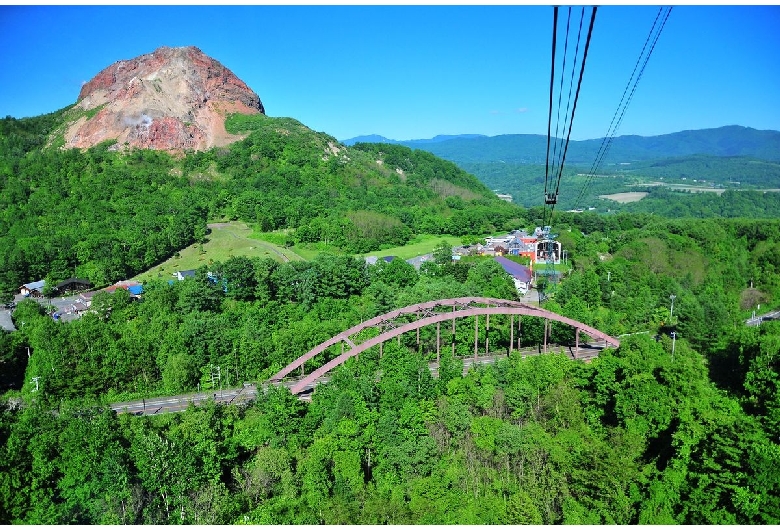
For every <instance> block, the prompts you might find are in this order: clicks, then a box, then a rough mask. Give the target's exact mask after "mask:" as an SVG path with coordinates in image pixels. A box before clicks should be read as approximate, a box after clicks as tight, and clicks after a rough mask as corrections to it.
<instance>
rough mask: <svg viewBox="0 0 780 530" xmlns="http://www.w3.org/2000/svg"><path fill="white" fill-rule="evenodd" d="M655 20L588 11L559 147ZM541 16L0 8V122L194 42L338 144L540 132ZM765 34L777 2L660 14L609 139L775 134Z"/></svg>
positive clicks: (544, 9)
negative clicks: (663, 20)
mask: <svg viewBox="0 0 780 530" xmlns="http://www.w3.org/2000/svg"><path fill="white" fill-rule="evenodd" d="M578 9H579V8H576V10H578ZM586 11H587V10H586ZM657 12H658V7H657V6H655V7H654V6H610V5H607V6H602V7H600V8H599V10H598V14H597V17H596V23H595V27H594V33H593V38H592V42H591V47H590V51H589V55H588V59H587V64H586V70H585V76H584V79H583V85H582V92H581V94H580V99H579V102H578V106H577V114H576V116H575V120H574V126H573V129H572V136H571V137H572V139H574V140H583V139H588V138H600V137H603V136H604V135H605V134H607V132H608V128H609V124H610V121H611V119H612V116H613V114H614V113H615V109H616V108H617V106H618V103H619V101H620V98H621V95H622V94H623V90H624V88H625V86H626V83H627V82H628V80H629V77H630V75H631V72H632V70H633V68H634V65H635V63H636V61H637V58H638V57H639V54H640V51H641V49H642V46H643V44H644V42H645V39H646V38H647V36H648V33H649V31H650V28H651V26H652V23H653V20H654V18H655V16H656V13H657ZM562 13H563V12H562ZM552 15H553V9H552V7H549V6H527V5H522V6H507V5H499V6H487V7H479V6H427V7H423V6H400V5H399V6H349V5H345V6H262V5H258V6H246V5H244V6H166V7H163V6H120V7H109V6H31V7H24V6H0V50H2V52H0V116H6V115H10V116H14V117H17V118H20V117H26V116H36V115H39V114H44V113H48V112H52V111H55V110H58V109H60V108H62V107H64V106H66V105H69V104H71V103H74V102H75V101H76V98H77V96H78V93H79V90H80V88H81V84H82V83H83V82H85V81H88V80H89V79H91V78H92V77H94V76H95V75H96V74H97V73H98V72H99V71H100V70H102V69H103V68H105V67H107V66H109V65H110V64H112V63H114V62H116V61H118V60H122V59H131V58H133V57H136V56H138V55H141V54H144V53H150V52H152V51H154V50H155V49H156V48H158V47H159V46H188V45H194V46H197V47H199V48H200V49H201V50H203V51H204V52H205V53H206V54H207V55H209V56H211V57H213V58H215V59H217V60H218V61H220V62H221V63H222V64H224V65H225V66H226V67H228V68H229V69H230V70H232V71H233V72H234V73H235V74H236V75H237V76H238V77H239V78H241V79H242V80H243V81H245V82H246V83H247V84H248V85H249V87H250V88H252V90H254V91H255V92H256V93H257V94H258V95H259V96H260V98H261V100H262V102H263V105H264V106H265V109H266V113H267V114H268V115H269V116H289V117H292V118H295V119H297V120H300V121H301V122H303V123H304V124H305V125H307V126H309V127H311V128H312V129H314V130H317V131H323V132H326V133H328V134H331V135H332V136H335V137H336V138H338V139H340V140H344V139H347V138H351V137H354V136H358V135H364V134H380V135H382V136H385V137H387V138H392V139H397V140H408V139H416V138H431V137H433V136H435V135H437V134H467V133H471V134H485V135H488V136H495V135H499V134H546V133H547V113H548V105H549V84H550V47H551V38H552ZM778 28H780V7H778V6H746V7H740V6H675V7H674V9H673V11H672V14H671V16H670V18H669V20H668V22H667V24H666V27H665V28H664V31H663V33H662V35H661V37H660V40H659V41H658V45H657V46H656V48H655V50H654V52H653V55H652V57H651V58H650V61H649V63H648V65H647V68H646V70H645V72H644V75H643V77H642V79H641V80H640V82H639V85H638V87H637V91H636V93H635V95H634V97H633V100H632V102H631V105H630V106H629V107H628V109H627V111H626V114H625V117H624V119H623V122H622V125H621V127H620V129H619V130H618V135H624V134H638V135H643V136H651V135H657V134H666V133H671V132H677V131H681V130H687V129H703V128H710V127H720V126H723V125H743V126H747V127H753V128H756V129H773V130H780V102H779V99H780V98H779V97H778V96H780V60H779V59H778V56H779V55H780V31H778Z"/></svg>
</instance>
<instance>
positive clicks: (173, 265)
mask: <svg viewBox="0 0 780 530" xmlns="http://www.w3.org/2000/svg"><path fill="white" fill-rule="evenodd" d="M208 226H209V229H210V230H211V232H210V233H209V234H208V235H207V236H206V239H207V241H206V243H203V245H200V244H199V243H195V244H194V245H190V246H189V247H187V248H185V249H184V250H182V251H181V252H179V254H178V255H179V257H173V258H170V259H168V260H167V261H165V262H163V263H161V264H160V265H157V266H155V267H152V268H151V269H149V270H148V271H146V272H142V273H141V274H139V275H138V276H136V277H134V278H133V280H137V281H140V282H143V281H149V280H151V279H153V278H165V279H169V278H171V275H172V274H174V273H175V272H176V271H180V270H190V269H197V268H198V267H200V266H202V265H207V264H209V263H212V262H216V261H220V262H224V261H226V260H227V259H228V258H230V257H231V256H247V257H249V258H254V257H258V258H273V259H275V260H277V261H291V260H301V259H303V258H302V257H301V256H299V255H298V254H296V253H295V252H292V251H291V250H290V249H287V248H283V247H280V246H278V245H274V244H272V243H268V242H266V241H260V240H258V239H253V238H252V237H251V235H252V229H251V228H249V227H248V226H247V225H246V223H241V222H235V221H234V222H229V223H210V224H209V225H208Z"/></svg>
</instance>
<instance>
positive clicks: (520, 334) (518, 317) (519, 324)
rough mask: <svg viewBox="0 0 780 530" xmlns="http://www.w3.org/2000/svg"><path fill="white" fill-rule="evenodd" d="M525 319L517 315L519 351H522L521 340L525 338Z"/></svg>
mask: <svg viewBox="0 0 780 530" xmlns="http://www.w3.org/2000/svg"><path fill="white" fill-rule="evenodd" d="M522 325H523V317H521V316H520V315H517V350H518V351H520V344H521V343H520V338H521V337H522V336H523V329H522V327H521V326H522Z"/></svg>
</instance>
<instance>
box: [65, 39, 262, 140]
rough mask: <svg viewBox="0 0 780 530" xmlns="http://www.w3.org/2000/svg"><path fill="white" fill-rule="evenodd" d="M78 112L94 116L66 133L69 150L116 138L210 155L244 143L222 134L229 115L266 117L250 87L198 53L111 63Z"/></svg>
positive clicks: (87, 89)
mask: <svg viewBox="0 0 780 530" xmlns="http://www.w3.org/2000/svg"><path fill="white" fill-rule="evenodd" d="M76 109H81V110H83V111H93V112H86V113H84V115H82V116H81V117H80V118H79V119H78V120H76V121H75V122H73V123H72V124H71V125H70V126H69V127H68V130H67V131H66V133H65V147H66V148H67V147H77V148H84V147H90V146H93V145H95V144H98V143H100V142H103V141H105V140H108V139H116V140H117V142H118V144H119V145H120V146H122V145H128V146H133V147H140V148H147V149H163V150H174V151H175V150H181V149H196V150H202V149H208V148H209V147H212V146H221V145H227V144H229V143H231V142H233V141H236V140H238V139H240V138H241V137H239V136H235V135H231V134H228V133H227V132H226V131H225V117H226V116H227V115H228V114H231V113H234V112H239V113H242V114H257V113H263V114H265V109H264V108H263V104H262V102H261V101H260V97H259V96H258V95H257V94H255V93H254V92H252V90H250V89H249V87H248V86H247V85H246V83H244V82H243V81H241V80H240V79H239V78H237V77H236V76H235V74H233V72H231V71H230V70H228V69H227V68H225V67H224V66H223V65H222V64H221V63H219V62H218V61H216V60H214V59H212V58H211V57H208V56H207V55H205V54H204V53H203V52H202V51H200V50H199V49H198V48H196V47H194V46H187V47H183V48H168V47H162V48H158V49H157V50H155V51H154V52H152V53H149V54H146V55H141V56H140V57H136V58H135V59H130V60H125V61H118V62H116V63H114V64H112V65H111V66H109V67H108V68H106V69H104V70H103V71H101V72H100V73H98V74H97V75H96V76H95V77H94V78H93V79H92V80H91V81H89V82H88V83H86V84H84V86H83V87H82V88H81V93H80V94H79V98H78V102H77V104H76ZM95 111H96V112H95Z"/></svg>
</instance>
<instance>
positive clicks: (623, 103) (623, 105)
mask: <svg viewBox="0 0 780 530" xmlns="http://www.w3.org/2000/svg"><path fill="white" fill-rule="evenodd" d="M664 9H665V8H664V7H661V8H659V10H658V13H657V14H656V17H655V20H654V21H653V26H652V27H651V28H650V32H649V33H648V35H647V39H645V43H644V45H643V46H642V51H641V52H640V53H639V57H638V58H637V61H636V64H635V65H634V70H633V71H632V72H631V77H629V80H628V83H627V84H626V88H625V89H624V90H623V96H622V97H621V98H620V103H618V106H617V108H616V109H615V114H614V115H613V116H612V121H611V122H610V124H609V128H608V129H607V135H606V136H605V137H604V138H603V139H602V141H601V146H600V147H599V150H598V152H597V153H596V158H595V160H594V162H593V165H592V166H591V168H590V171H589V172H588V176H587V177H586V180H585V184H584V185H583V187H582V189H581V190H580V193H579V195H578V196H577V199H576V201H575V206H574V207H575V208H576V207H577V206H578V205H579V204H580V201H581V200H582V199H583V197H584V196H585V193H586V191H587V189H588V188H589V187H590V185H591V183H592V182H593V178H594V176H595V175H596V173H597V172H598V170H599V168H600V167H601V164H602V162H603V161H604V158H605V157H606V155H607V153H608V152H609V149H610V147H612V141H613V140H614V138H615V134H616V133H617V130H618V129H619V128H620V125H621V124H622V122H623V116H625V112H626V109H627V108H628V105H629V104H630V103H631V100H632V99H633V97H634V92H636V87H637V84H638V83H639V80H640V79H641V78H642V74H643V73H644V71H645V67H646V66H647V63H648V61H649V60H650V56H651V55H652V53H653V50H654V49H655V45H656V44H657V42H658V38H659V37H660V36H661V32H662V31H663V29H664V26H666V21H667V20H668V19H669V15H670V14H671V13H672V7H671V6H670V7H669V8H668V9H667V10H666V13H665V15H664V14H663V13H664ZM662 15H663V21H662V22H661V23H660V26H659V23H658V22H659V20H660V19H661V17H662ZM656 26H658V31H657V32H655V31H656ZM654 32H655V34H654ZM651 40H652V44H651V45H650V48H649V51H647V50H648V43H650V41H651ZM645 51H647V55H646V56H645ZM643 57H644V61H642V58H643ZM640 62H641V63H642V67H641V68H640V69H639V73H638V75H637V76H636V79H635V78H634V74H636V73H637V67H639V64H640ZM632 81H633V84H632ZM629 87H631V91H630V93H629ZM627 93H628V94H629V95H628V98H626V94H627Z"/></svg>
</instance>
